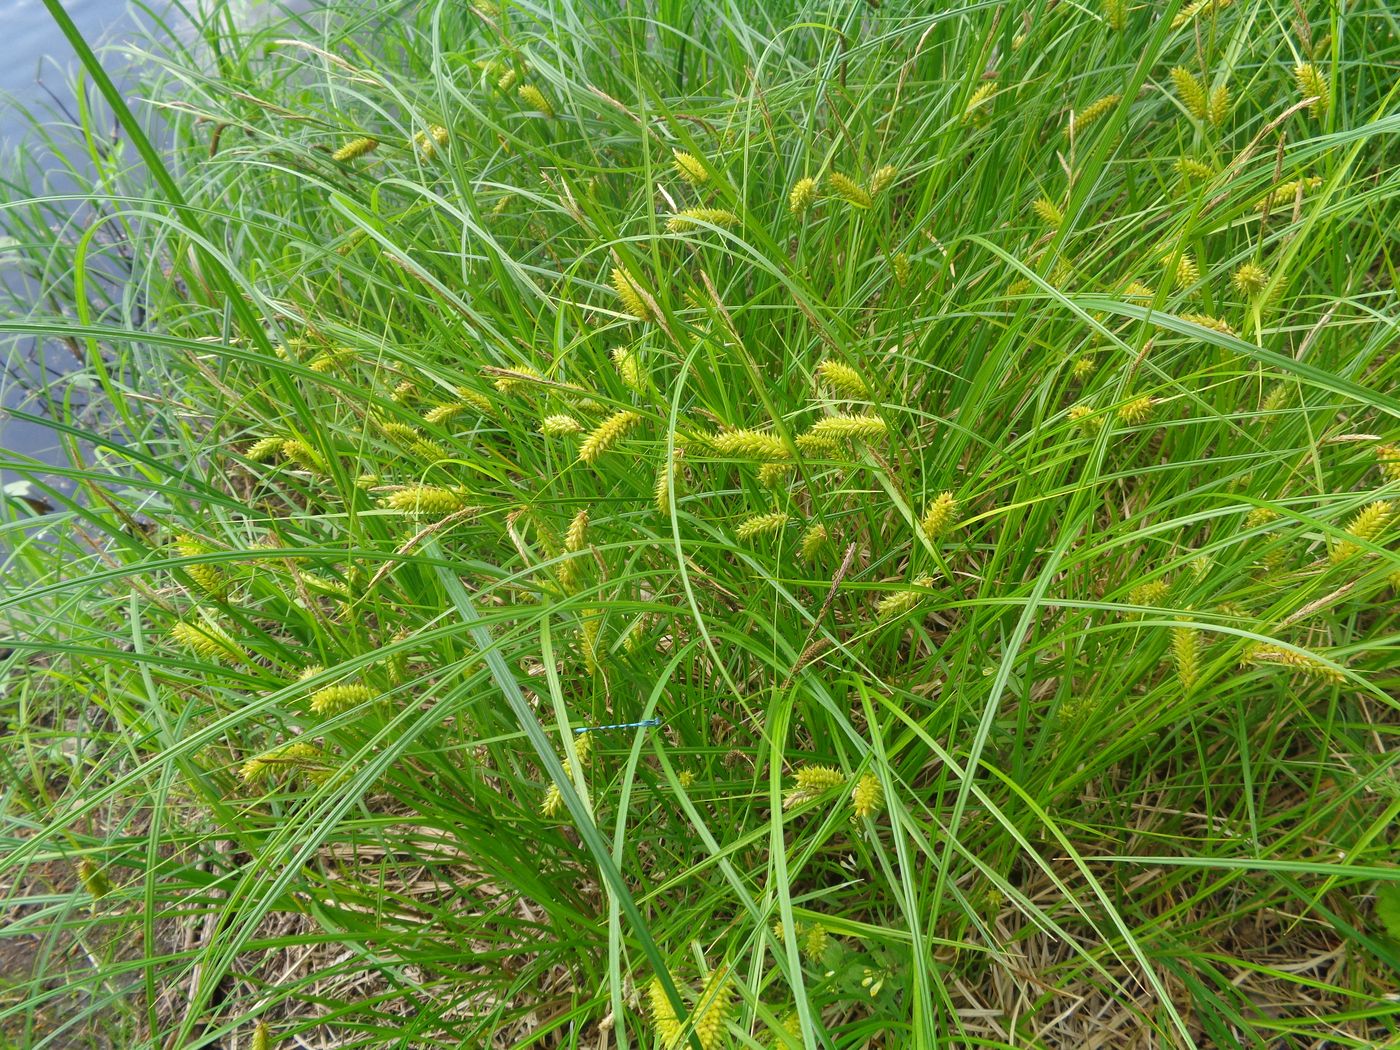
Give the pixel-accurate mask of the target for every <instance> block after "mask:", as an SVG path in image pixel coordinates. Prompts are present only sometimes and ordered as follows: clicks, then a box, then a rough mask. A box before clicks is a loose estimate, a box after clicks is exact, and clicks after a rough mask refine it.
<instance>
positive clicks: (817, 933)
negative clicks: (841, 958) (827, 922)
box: [802, 922, 831, 963]
mask: <svg viewBox="0 0 1400 1050" xmlns="http://www.w3.org/2000/svg"><path fill="white" fill-rule="evenodd" d="M830 945H831V934H829V933H827V932H826V927H825V926H823V925H822V924H821V923H819V922H814V923H812V925H811V926H809V927H807V936H805V937H804V938H802V954H803V955H805V956H807V959H808V961H809V962H814V963H815V962H821V960H822V956H824V955H825V954H826V950H827V948H828V947H829V946H830Z"/></svg>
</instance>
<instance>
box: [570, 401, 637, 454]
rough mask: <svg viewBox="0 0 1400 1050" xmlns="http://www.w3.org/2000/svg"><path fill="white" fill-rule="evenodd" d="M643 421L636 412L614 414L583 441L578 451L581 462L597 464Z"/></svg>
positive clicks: (625, 411) (622, 411) (624, 411)
mask: <svg viewBox="0 0 1400 1050" xmlns="http://www.w3.org/2000/svg"><path fill="white" fill-rule="evenodd" d="M641 421H642V417H641V416H640V415H638V414H637V413H636V412H631V411H628V410H627V409H622V410H621V411H618V412H614V413H613V414H612V415H610V416H608V418H607V419H605V420H603V421H602V422H601V423H599V424H598V425H597V426H596V427H594V428H593V431H592V432H591V433H590V434H589V435H588V437H586V438H584V439H583V444H581V445H580V446H579V450H578V458H579V462H580V463H594V462H596V461H597V460H598V457H599V456H601V455H602V454H603V453H604V452H607V451H608V450H609V449H611V448H612V447H613V446H614V445H616V444H617V443H618V442H619V441H621V440H622V439H623V438H624V437H625V436H626V434H627V432H628V431H629V430H631V429H632V428H633V427H635V426H636V425H637V424H638V423H640V422H641Z"/></svg>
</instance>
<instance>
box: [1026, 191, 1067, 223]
mask: <svg viewBox="0 0 1400 1050" xmlns="http://www.w3.org/2000/svg"><path fill="white" fill-rule="evenodd" d="M1031 208H1032V209H1033V210H1034V211H1035V214H1036V216H1037V217H1038V218H1039V219H1040V221H1041V222H1043V223H1045V225H1046V226H1049V227H1050V228H1051V229H1052V230H1058V229H1059V228H1060V227H1061V226H1063V225H1064V222H1065V213H1064V212H1062V211H1060V207H1059V205H1058V204H1056V203H1055V202H1054V201H1052V200H1051V199H1050V198H1049V197H1037V198H1036V199H1035V202H1034V203H1033V204H1032V205H1031Z"/></svg>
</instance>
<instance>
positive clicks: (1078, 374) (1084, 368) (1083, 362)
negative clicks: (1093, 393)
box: [1069, 354, 1099, 383]
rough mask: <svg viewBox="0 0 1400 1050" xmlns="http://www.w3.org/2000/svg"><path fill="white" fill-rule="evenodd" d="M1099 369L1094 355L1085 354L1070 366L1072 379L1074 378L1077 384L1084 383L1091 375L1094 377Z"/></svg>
mask: <svg viewBox="0 0 1400 1050" xmlns="http://www.w3.org/2000/svg"><path fill="white" fill-rule="evenodd" d="M1098 367H1099V365H1098V362H1097V361H1095V360H1094V356H1093V355H1092V354H1083V355H1081V356H1079V357H1077V358H1075V360H1074V364H1072V365H1071V366H1070V369H1069V374H1070V378H1072V379H1073V380H1074V381H1075V382H1076V383H1082V382H1084V381H1085V380H1086V379H1088V378H1089V377H1090V376H1091V375H1093V374H1094V370H1095V369H1096V368H1098Z"/></svg>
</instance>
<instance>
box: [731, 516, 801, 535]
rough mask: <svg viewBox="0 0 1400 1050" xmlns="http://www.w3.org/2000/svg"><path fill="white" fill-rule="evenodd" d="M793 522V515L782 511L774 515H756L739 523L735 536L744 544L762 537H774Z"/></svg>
mask: <svg viewBox="0 0 1400 1050" xmlns="http://www.w3.org/2000/svg"><path fill="white" fill-rule="evenodd" d="M791 520H792V515H790V514H786V513H784V512H783V511H780V510H779V511H774V512H773V513H772V514H755V515H753V516H752V517H749V518H745V519H744V520H743V521H741V522H740V523H739V525H738V527H737V528H736V529H735V530H734V536H735V538H736V539H738V540H740V541H741V542H744V543H747V542H748V541H749V540H753V539H757V538H758V537H760V536H772V535H775V534H776V533H779V532H781V531H782V530H783V529H784V528H785V527H786V526H787V523H788V522H790V521H791Z"/></svg>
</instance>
